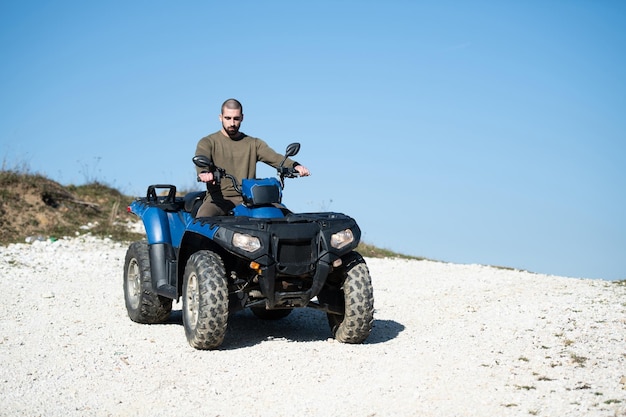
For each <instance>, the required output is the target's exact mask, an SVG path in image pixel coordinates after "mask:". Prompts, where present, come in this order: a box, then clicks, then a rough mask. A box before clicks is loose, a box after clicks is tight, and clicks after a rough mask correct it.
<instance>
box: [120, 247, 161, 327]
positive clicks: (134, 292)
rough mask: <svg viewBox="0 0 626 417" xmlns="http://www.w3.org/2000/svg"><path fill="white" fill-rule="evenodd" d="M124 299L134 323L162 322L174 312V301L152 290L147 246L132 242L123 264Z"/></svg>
mask: <svg viewBox="0 0 626 417" xmlns="http://www.w3.org/2000/svg"><path fill="white" fill-rule="evenodd" d="M124 300H125V302H126V310H127V311H128V317H130V319H131V320H132V321H134V322H137V323H144V324H153V323H162V322H164V321H165V320H167V318H168V317H169V315H170V312H171V311H172V300H170V299H169V298H165V297H161V296H160V295H157V294H156V293H155V292H154V291H153V289H152V278H151V274H150V256H149V254H148V243H147V242H145V241H140V242H134V243H132V244H131V245H130V246H129V248H128V250H127V251H126V260H125V261H124Z"/></svg>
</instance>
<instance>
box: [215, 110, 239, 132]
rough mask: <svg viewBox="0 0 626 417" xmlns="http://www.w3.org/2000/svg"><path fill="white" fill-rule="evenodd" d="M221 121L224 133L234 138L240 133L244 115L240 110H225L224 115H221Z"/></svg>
mask: <svg viewBox="0 0 626 417" xmlns="http://www.w3.org/2000/svg"><path fill="white" fill-rule="evenodd" d="M220 120H221V122H222V128H223V130H224V132H225V133H226V134H227V135H228V136H230V137H231V138H232V137H235V136H237V134H238V133H239V127H240V126H241V122H242V121H243V114H242V113H241V110H240V109H239V110H234V109H224V110H223V111H222V114H220Z"/></svg>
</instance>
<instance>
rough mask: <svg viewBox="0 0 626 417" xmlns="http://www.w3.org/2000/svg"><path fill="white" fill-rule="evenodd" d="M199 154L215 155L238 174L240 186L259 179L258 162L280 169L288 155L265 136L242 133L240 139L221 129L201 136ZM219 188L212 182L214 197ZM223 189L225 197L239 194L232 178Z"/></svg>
mask: <svg viewBox="0 0 626 417" xmlns="http://www.w3.org/2000/svg"><path fill="white" fill-rule="evenodd" d="M195 154H196V155H204V156H206V157H208V158H211V159H212V160H213V163H214V164H215V165H216V166H218V167H219V168H223V169H224V170H226V172H227V173H228V174H231V175H233V176H235V178H237V180H238V182H239V185H241V180H242V179H243V178H256V163H257V161H261V162H265V163H266V164H268V165H270V166H272V167H274V168H278V166H279V165H280V163H281V162H282V160H283V158H284V155H281V154H279V153H276V152H275V151H274V150H273V149H272V148H270V147H269V146H268V145H267V143H265V142H264V141H262V140H261V139H258V138H253V137H251V136H248V135H246V134H244V133H241V132H240V136H239V139H231V138H230V137H228V136H225V135H224V134H223V133H222V131H221V130H220V131H217V132H215V133H212V134H210V135H208V136H205V137H203V138H202V139H200V141H199V142H198V146H197V147H196V153H195ZM294 164H296V163H295V162H294V161H293V160H292V159H290V158H287V161H286V162H285V166H294ZM296 165H297V164H296ZM197 171H198V173H200V172H202V171H203V169H202V168H197ZM219 189H220V188H219V187H217V186H215V185H211V184H209V185H208V190H209V192H210V193H211V195H212V196H215V195H216V194H215V193H216V192H218V191H219ZM221 191H222V195H223V197H225V198H230V197H236V196H239V193H237V191H235V188H234V187H233V183H232V181H231V180H230V179H228V178H224V179H222V184H221ZM214 198H215V197H214Z"/></svg>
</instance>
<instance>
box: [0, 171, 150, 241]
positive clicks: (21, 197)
mask: <svg viewBox="0 0 626 417" xmlns="http://www.w3.org/2000/svg"><path fill="white" fill-rule="evenodd" d="M131 201H132V197H129V196H125V195H122V193H120V192H119V191H118V190H115V189H113V188H111V187H109V186H107V185H104V184H101V183H99V182H94V183H90V184H85V185H80V186H74V185H70V186H63V185H61V184H59V183H57V182H55V181H53V180H51V179H48V178H46V177H44V176H42V175H39V174H30V173H20V172H16V171H11V170H3V171H0V244H7V243H14V242H24V240H25V239H26V238H27V237H29V236H43V237H45V238H53V239H54V238H61V237H63V236H74V235H76V233H80V232H83V231H87V230H88V231H89V232H91V233H92V234H93V235H96V236H107V237H111V238H113V239H115V240H134V239H136V238H138V237H140V236H138V235H136V234H135V233H132V232H131V231H129V229H128V227H127V224H128V222H130V221H135V220H136V217H134V216H133V215H131V214H128V213H127V212H126V206H127V204H128V203H130V202H131Z"/></svg>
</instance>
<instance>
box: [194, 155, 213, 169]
mask: <svg viewBox="0 0 626 417" xmlns="http://www.w3.org/2000/svg"><path fill="white" fill-rule="evenodd" d="M191 160H192V161H193V163H194V164H196V166H197V167H200V168H208V169H209V170H213V168H214V167H215V166H214V165H213V161H212V160H211V159H210V158H207V157H206V156H204V155H196V156H194V157H193V158H192V159H191Z"/></svg>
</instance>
